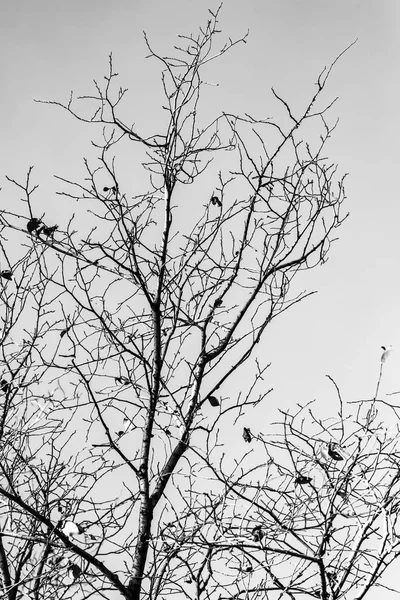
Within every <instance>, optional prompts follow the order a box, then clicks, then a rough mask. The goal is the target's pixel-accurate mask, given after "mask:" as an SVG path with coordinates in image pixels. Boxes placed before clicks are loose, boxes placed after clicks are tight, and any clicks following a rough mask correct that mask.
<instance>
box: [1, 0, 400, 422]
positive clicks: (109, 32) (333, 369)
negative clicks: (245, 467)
mask: <svg viewBox="0 0 400 600" xmlns="http://www.w3.org/2000/svg"><path fill="white" fill-rule="evenodd" d="M208 6H209V7H210V8H212V9H215V8H216V7H217V6H218V3H217V2H215V1H214V0H209V3H208V4H207V3H206V2H198V1H194V0H186V1H185V0H168V2H166V1H165V0H115V1H114V2H110V0H108V1H105V0H85V1H84V2H82V0H69V2H55V1H54V0H35V2H32V1H31V0H18V1H17V2H3V3H2V7H1V19H0V70H1V82H2V86H1V88H2V94H1V97H0V105H1V110H0V131H1V142H2V143H1V147H0V164H1V168H0V186H1V187H2V188H3V191H2V192H1V195H0V202H1V203H3V202H5V201H6V200H9V199H10V194H11V197H12V198H13V199H14V198H17V194H16V192H15V191H14V190H12V189H11V188H10V186H9V184H7V183H6V182H5V177H4V176H5V174H8V175H10V176H12V177H14V178H22V177H23V176H24V174H25V172H26V169H27V167H28V166H29V165H35V167H36V168H35V171H36V177H37V182H38V183H40V184H41V189H42V192H43V195H42V196H41V201H42V202H43V203H44V205H45V207H46V214H47V215H51V216H52V217H53V219H56V217H57V216H58V215H59V212H60V210H62V207H61V206H60V202H61V200H60V199H59V198H57V197H55V196H54V191H55V190H56V189H57V186H56V183H55V182H54V181H53V179H52V176H53V175H54V174H63V175H65V176H67V177H68V176H71V178H73V175H74V174H76V173H77V172H79V173H80V172H81V158H82V157H83V156H85V155H90V153H91V147H90V139H91V135H92V134H93V133H94V132H93V131H92V130H90V127H88V126H85V125H79V124H78V123H75V122H74V121H73V119H72V118H70V117H69V116H68V115H66V114H63V113H62V112H60V111H58V110H57V109H56V108H54V107H46V106H44V105H40V104H36V103H34V102H33V99H34V98H40V99H56V100H64V101H66V100H67V98H68V95H69V92H70V90H71V89H74V90H75V91H76V92H77V93H78V94H79V93H88V92H89V91H91V81H92V79H93V78H98V79H100V78H101V77H102V76H103V74H105V73H106V70H107V59H108V53H109V52H110V51H112V52H113V54H114V60H115V66H116V69H117V71H119V73H120V75H121V85H126V86H129V87H130V88H131V90H132V95H131V96H130V97H131V99H132V117H131V119H132V120H134V121H136V123H137V124H139V125H141V123H142V122H143V123H145V124H147V123H148V122H149V121H150V122H151V111H152V110H153V108H154V110H159V99H160V95H159V92H160V86H159V80H158V76H157V74H158V71H157V69H158V67H157V65H156V64H155V63H150V62H149V61H145V60H144V56H145V55H146V53H147V52H146V48H145V46H144V42H143V36H142V30H146V32H147V33H148V35H149V38H150V40H151V41H152V42H153V44H154V47H155V48H156V49H157V50H160V51H161V52H164V53H168V52H169V50H170V48H171V45H172V44H175V43H177V38H176V34H177V33H189V32H191V31H194V30H195V29H196V28H197V26H198V25H201V24H203V23H205V21H206V20H207V7H208ZM399 16H400V4H399V2H398V0H380V1H379V2H378V1H373V0H335V1H334V2H332V0H326V1H325V0H274V1H273V0H246V1H245V2H243V0H226V2H225V4H224V7H223V9H222V12H221V19H220V23H221V28H222V29H223V31H224V33H225V35H226V36H231V37H235V36H238V35H240V34H242V33H244V32H245V31H246V30H247V29H250V38H249V41H248V43H247V45H246V46H244V45H241V46H239V47H237V48H236V49H234V50H233V51H232V52H231V53H230V54H229V55H228V56H227V58H224V59H223V60H222V61H221V62H220V63H219V65H218V64H217V63H216V64H215V66H214V70H213V77H214V80H215V81H219V82H220V86H219V88H218V90H216V92H215V94H216V96H215V98H216V100H215V108H216V109H218V108H220V107H221V108H222V107H223V108H224V109H225V110H226V111H237V112H240V111H242V112H244V111H246V112H250V113H251V114H254V115H255V116H259V117H260V118H265V117H267V116H271V114H273V111H274V104H273V102H272V99H271V97H270V95H269V88H270V87H271V86H272V85H273V86H274V87H275V88H276V90H277V91H278V92H279V93H281V94H282V95H284V96H285V98H286V99H287V100H288V101H289V102H290V103H291V104H292V105H293V106H296V102H298V103H299V104H298V106H299V108H301V106H302V104H301V103H302V100H304V99H305V98H306V97H309V95H310V94H311V93H312V92H313V91H314V87H313V83H314V82H315V80H316V77H317V75H318V74H319V72H320V71H321V70H322V68H323V67H324V66H325V65H327V64H329V63H330V62H331V61H332V60H333V59H334V58H335V56H336V55H337V54H339V53H340V52H341V51H342V50H343V49H344V48H345V47H346V46H348V45H349V44H350V43H351V42H352V41H353V40H354V39H355V38H358V42H357V44H356V46H355V47H353V48H352V49H351V50H350V51H349V53H348V54H347V55H346V56H345V57H343V58H342V59H341V61H340V63H339V64H338V65H337V67H336V68H335V70H334V72H333V74H332V77H331V80H330V84H329V86H328V93H327V95H326V99H327V100H329V99H330V98H333V97H335V96H340V98H339V101H338V102H337V103H336V105H335V107H334V109H333V112H332V117H333V116H334V115H337V116H339V117H340V123H339V127H338V129H337V130H336V132H335V134H334V136H333V138H332V141H331V145H330V146H329V147H328V149H329V157H330V158H331V159H332V161H336V162H338V163H339V171H341V172H348V173H349V177H348V180H347V186H346V191H347V196H348V200H347V210H348V211H350V213H351V215H350V218H349V220H348V221H347V222H346V224H345V225H344V226H343V227H342V228H341V230H339V236H340V239H339V240H338V242H336V244H335V245H334V247H333V249H332V252H331V255H330V259H329V261H328V263H327V264H326V265H325V266H324V267H323V268H322V269H318V270H317V271H314V272H313V273H312V274H311V275H308V276H307V275H306V276H305V277H304V279H303V281H302V285H301V287H302V288H306V287H307V288H310V289H318V290H319V293H318V294H317V295H314V296H313V297H312V298H311V299H308V300H306V301H305V303H303V304H300V305H298V306H297V307H294V308H293V309H292V310H291V311H289V312H288V313H286V314H285V315H284V316H282V318H281V319H277V320H276V321H275V322H274V323H273V324H272V326H271V328H270V333H269V334H268V335H267V337H266V339H265V341H264V344H263V347H262V352H263V353H265V357H266V360H267V361H271V362H272V367H271V369H270V372H269V375H270V379H269V380H268V382H267V386H268V387H270V386H273V387H274V389H275V393H274V395H273V397H270V398H271V403H272V404H271V405H273V406H277V405H278V404H279V405H280V406H290V405H291V404H292V403H295V402H304V401H306V400H311V399H312V398H317V399H319V400H320V401H321V403H324V401H325V402H327V403H329V404H330V403H331V402H332V399H333V397H334V395H333V393H332V386H331V384H329V382H328V381H327V380H326V378H325V375H326V374H330V375H331V376H333V377H334V378H335V380H336V382H337V383H338V385H339V386H340V388H341V390H342V393H343V397H344V398H345V399H347V400H354V399H357V398H366V397H371V396H372V395H373V393H374V390H375V385H376V379H377V376H378V373H379V358H380V354H381V349H380V346H381V345H382V344H383V345H389V344H392V345H393V346H394V349H395V351H394V353H393V355H392V357H391V359H390V361H388V363H387V365H386V366H385V380H384V382H383V385H382V392H393V391H397V390H400V370H399V364H400V320H399V304H400V302H399V300H400V277H399V268H398V257H399V251H400V239H399V222H400V199H399V198H398V185H397V176H398V175H397V174H398V162H399V158H400V157H399V144H398V137H399V133H400V131H399V110H398V107H399V106H400V83H399V68H398V61H399V55H400V54H399V51H400V35H399V34H400V31H399V30H400V21H399ZM209 108H210V107H209ZM149 117H150V119H149ZM147 119H149V121H147ZM49 220H51V219H49ZM268 418H269V417H266V421H268Z"/></svg>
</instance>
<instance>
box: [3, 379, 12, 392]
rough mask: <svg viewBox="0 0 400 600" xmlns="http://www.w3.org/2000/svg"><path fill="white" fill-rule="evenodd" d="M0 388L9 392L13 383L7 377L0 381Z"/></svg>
mask: <svg viewBox="0 0 400 600" xmlns="http://www.w3.org/2000/svg"><path fill="white" fill-rule="evenodd" d="M0 389H1V391H2V392H4V393H5V394H8V393H9V392H10V391H11V383H9V382H8V381H7V380H6V379H2V380H1V381H0Z"/></svg>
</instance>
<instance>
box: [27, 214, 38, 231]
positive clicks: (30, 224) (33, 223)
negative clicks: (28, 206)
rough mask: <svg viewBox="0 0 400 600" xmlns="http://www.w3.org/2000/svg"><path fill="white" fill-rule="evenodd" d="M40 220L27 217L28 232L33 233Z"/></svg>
mask: <svg viewBox="0 0 400 600" xmlns="http://www.w3.org/2000/svg"><path fill="white" fill-rule="evenodd" d="M41 222H42V221H41V220H40V219H37V218H36V217H32V219H29V221H28V223H27V225H26V228H27V230H28V231H29V233H33V232H34V231H35V229H37V228H38V227H39V225H40V223H41Z"/></svg>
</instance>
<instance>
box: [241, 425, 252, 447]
mask: <svg viewBox="0 0 400 600" xmlns="http://www.w3.org/2000/svg"><path fill="white" fill-rule="evenodd" d="M242 437H243V439H244V441H245V442H247V443H248V444H250V442H251V440H252V439H253V435H252V433H251V431H250V428H249V427H243V434H242Z"/></svg>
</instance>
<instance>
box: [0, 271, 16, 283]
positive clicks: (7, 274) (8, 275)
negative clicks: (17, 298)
mask: <svg viewBox="0 0 400 600" xmlns="http://www.w3.org/2000/svg"><path fill="white" fill-rule="evenodd" d="M0 277H2V278H3V279H7V280H8V281H11V280H12V278H13V273H12V271H10V270H8V269H7V270H5V271H1V272H0Z"/></svg>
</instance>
